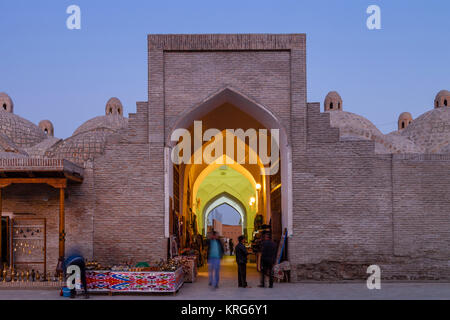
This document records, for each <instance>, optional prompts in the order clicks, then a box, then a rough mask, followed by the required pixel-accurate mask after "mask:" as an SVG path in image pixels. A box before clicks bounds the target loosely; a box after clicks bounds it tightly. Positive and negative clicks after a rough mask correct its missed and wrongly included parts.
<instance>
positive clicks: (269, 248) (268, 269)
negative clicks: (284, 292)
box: [259, 233, 277, 288]
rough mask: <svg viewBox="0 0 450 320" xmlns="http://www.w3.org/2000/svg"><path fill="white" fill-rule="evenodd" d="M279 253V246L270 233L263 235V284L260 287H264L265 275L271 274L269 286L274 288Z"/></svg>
mask: <svg viewBox="0 0 450 320" xmlns="http://www.w3.org/2000/svg"><path fill="white" fill-rule="evenodd" d="M276 255H277V246H276V244H275V242H273V241H272V239H270V234H269V233H265V234H264V235H263V241H262V243H261V284H260V285H259V287H261V288H264V280H265V276H266V275H268V276H269V288H273V270H272V269H273V265H274V264H275V259H276Z"/></svg>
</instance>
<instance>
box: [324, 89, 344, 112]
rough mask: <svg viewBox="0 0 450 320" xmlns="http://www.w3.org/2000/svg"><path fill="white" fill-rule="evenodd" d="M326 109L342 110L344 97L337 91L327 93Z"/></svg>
mask: <svg viewBox="0 0 450 320" xmlns="http://www.w3.org/2000/svg"><path fill="white" fill-rule="evenodd" d="M324 109H325V111H334V110H342V98H341V96H340V95H339V93H337V92H336V91H331V92H329V93H328V94H327V96H326V97H325V101H324Z"/></svg>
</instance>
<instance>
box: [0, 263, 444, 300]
mask: <svg viewBox="0 0 450 320" xmlns="http://www.w3.org/2000/svg"><path fill="white" fill-rule="evenodd" d="M247 272H248V277H247V279H248V283H249V285H250V286H251V288H246V289H243V288H238V287H237V270H236V265H235V263H234V262H233V258H232V257H227V258H226V259H225V260H224V262H223V264H222V270H221V280H220V287H219V289H212V288H210V287H209V286H208V272H207V270H206V268H202V269H200V270H199V277H198V281H197V282H195V283H185V284H184V285H183V287H182V288H181V289H180V291H179V293H178V294H177V295H175V296H174V295H172V294H168V295H154V294H147V295H128V294H126V295H114V296H112V297H111V296H108V295H98V294H95V295H94V294H92V295H91V296H90V299H93V300H101V299H107V300H110V299H114V300H116V299H117V300H120V299H126V300H129V299H136V300H138V299H139V300H141V299H154V300H158V299H168V300H180V299H181V300H183V299H189V300H272V299H279V300H301V299H307V300H311V299H312V300H316V299H344V300H345V299H363V300H366V299H446V300H448V299H450V283H439V282H432V283H424V282H408V283H406V282H405V283H393V282H385V283H383V282H382V283H381V289H380V290H369V289H367V287H366V284H365V282H348V283H324V282H310V283H275V284H274V288H273V289H269V288H258V287H257V285H258V284H259V273H258V272H257V271H256V267H255V265H254V264H250V265H249V266H248V271H247ZM0 299H3V300H4V299H11V300H27V299H44V300H47V299H49V300H51V299H67V298H62V297H60V296H59V291H57V290H0Z"/></svg>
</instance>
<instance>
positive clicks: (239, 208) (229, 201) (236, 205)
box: [203, 193, 247, 236]
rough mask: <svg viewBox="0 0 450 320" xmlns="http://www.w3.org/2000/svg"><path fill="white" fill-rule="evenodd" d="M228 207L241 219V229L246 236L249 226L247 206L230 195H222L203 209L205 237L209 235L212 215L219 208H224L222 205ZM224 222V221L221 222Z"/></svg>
mask: <svg viewBox="0 0 450 320" xmlns="http://www.w3.org/2000/svg"><path fill="white" fill-rule="evenodd" d="M224 204H226V205H228V206H230V207H231V208H233V209H234V210H235V211H236V212H237V213H238V214H239V215H240V217H241V229H242V233H241V234H245V230H244V229H245V226H246V224H247V212H246V208H245V206H244V205H243V204H242V203H241V202H240V201H239V200H238V199H236V198H235V197H233V196H232V195H230V194H228V193H222V194H220V195H218V196H216V197H214V198H213V199H211V200H210V201H209V202H208V203H207V204H206V206H205V207H204V209H203V217H204V225H205V228H204V230H205V231H204V235H205V236H206V235H207V232H208V228H207V227H206V226H208V218H209V215H210V213H211V212H212V211H213V210H215V209H217V208H218V207H220V206H222V205H224ZM221 222H223V221H221Z"/></svg>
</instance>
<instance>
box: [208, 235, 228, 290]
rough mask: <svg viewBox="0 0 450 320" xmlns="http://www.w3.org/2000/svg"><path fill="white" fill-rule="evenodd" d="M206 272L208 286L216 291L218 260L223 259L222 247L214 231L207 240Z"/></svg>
mask: <svg viewBox="0 0 450 320" xmlns="http://www.w3.org/2000/svg"><path fill="white" fill-rule="evenodd" d="M207 246H208V271H209V285H210V286H212V287H213V288H215V289H217V288H218V287H219V277H220V259H222V257H223V253H224V250H223V245H222V242H221V241H220V240H219V239H218V234H217V232H216V231H213V232H211V235H210V238H209V239H208V243H207Z"/></svg>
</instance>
